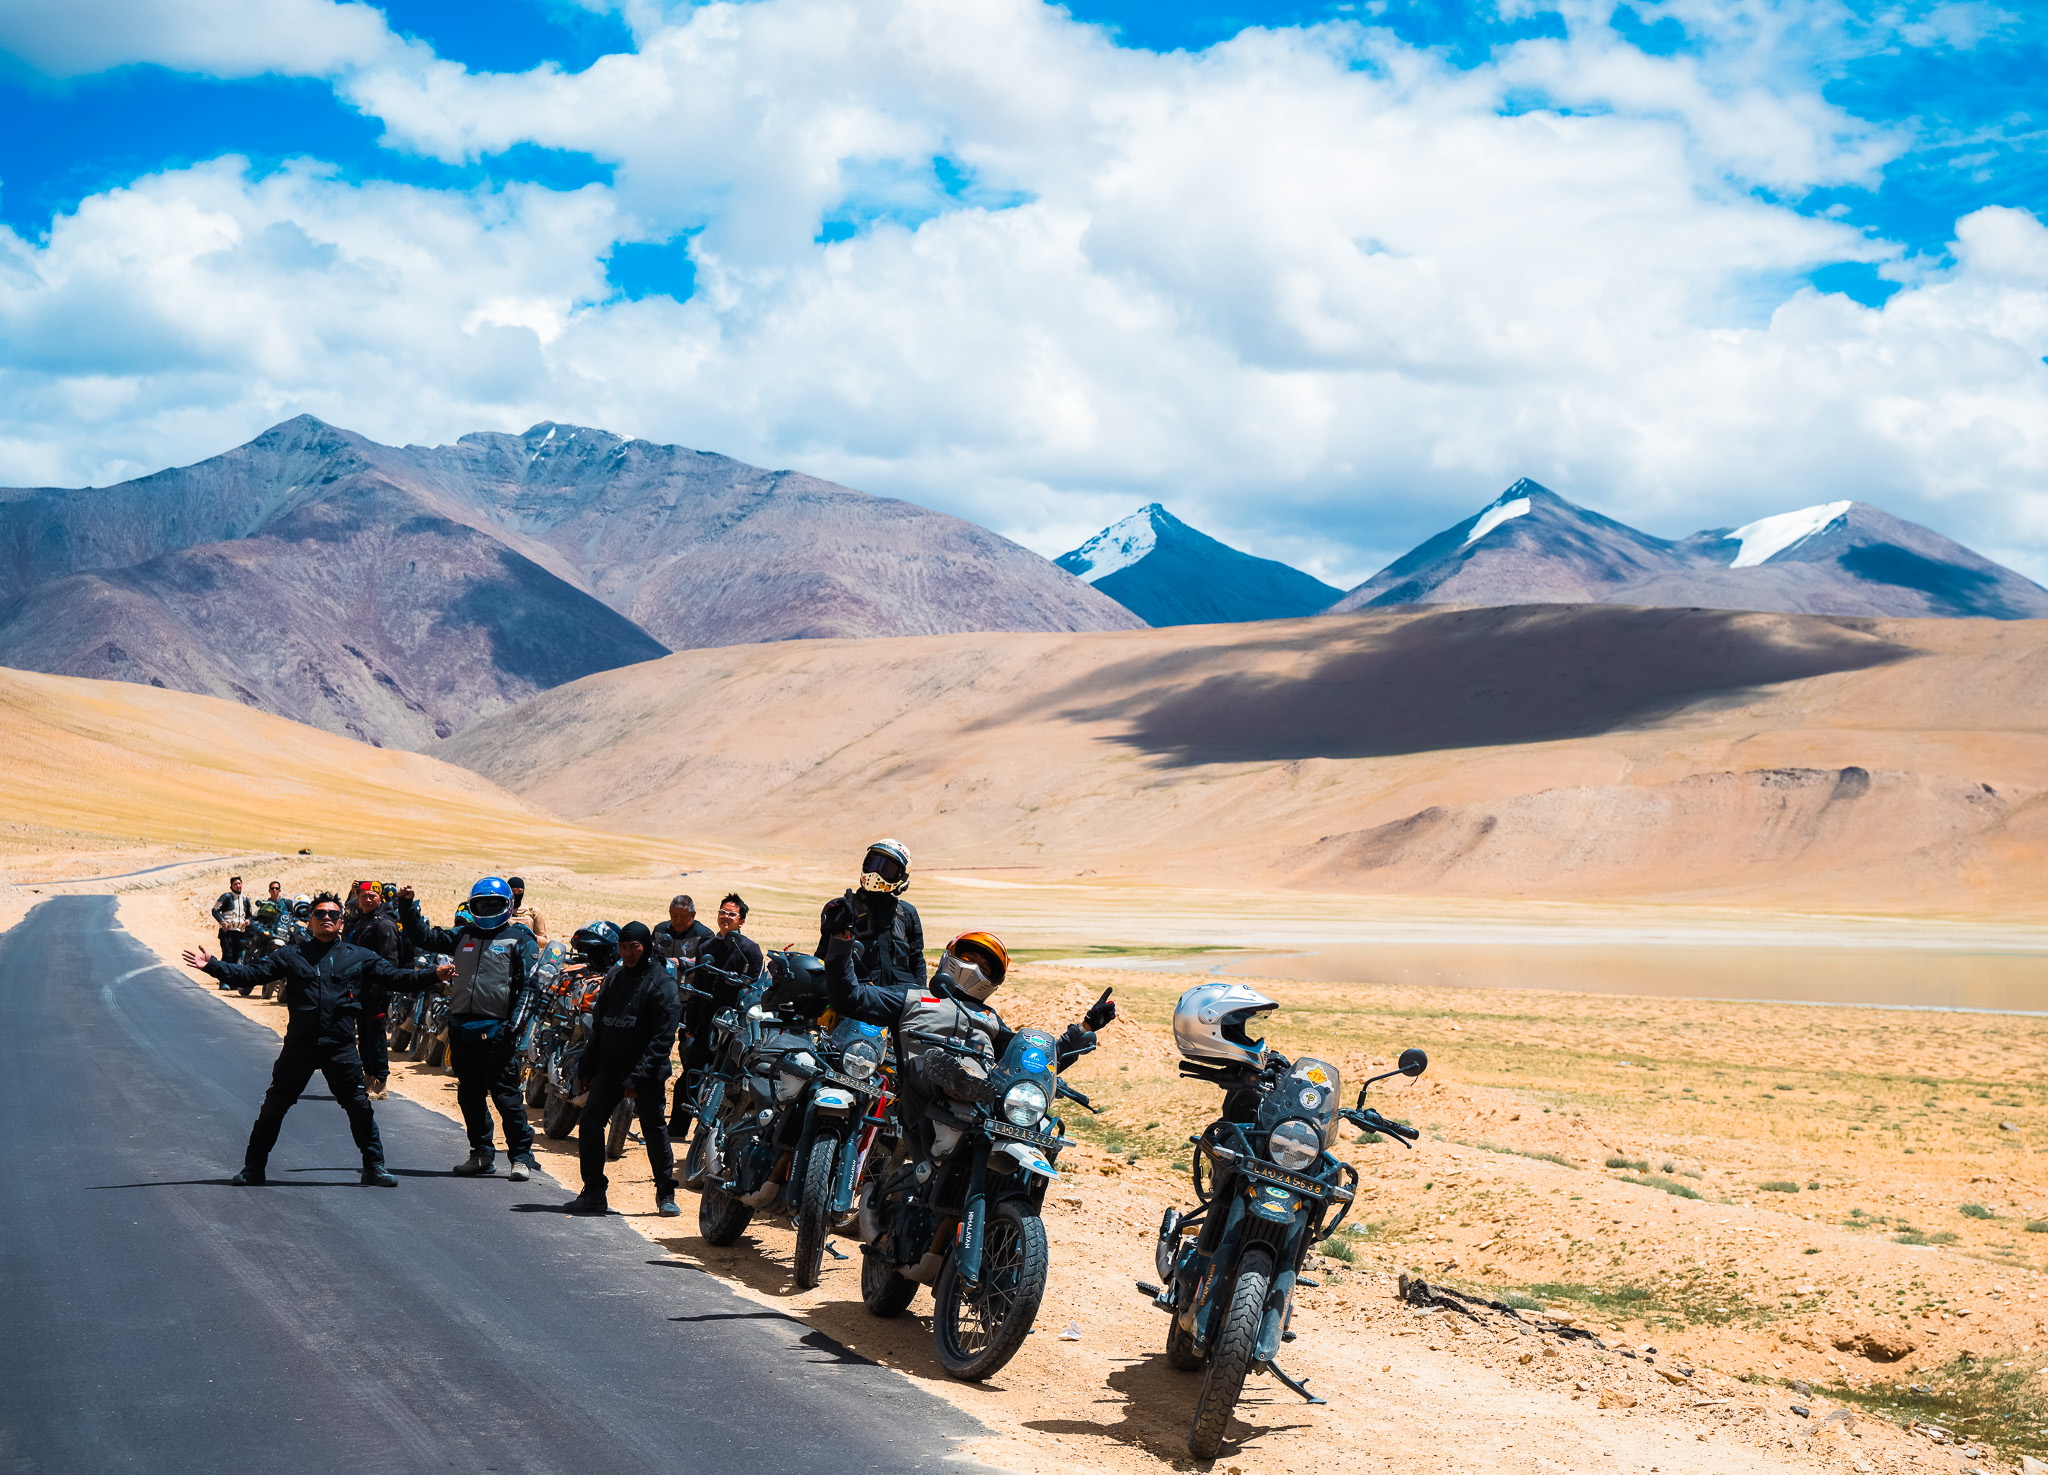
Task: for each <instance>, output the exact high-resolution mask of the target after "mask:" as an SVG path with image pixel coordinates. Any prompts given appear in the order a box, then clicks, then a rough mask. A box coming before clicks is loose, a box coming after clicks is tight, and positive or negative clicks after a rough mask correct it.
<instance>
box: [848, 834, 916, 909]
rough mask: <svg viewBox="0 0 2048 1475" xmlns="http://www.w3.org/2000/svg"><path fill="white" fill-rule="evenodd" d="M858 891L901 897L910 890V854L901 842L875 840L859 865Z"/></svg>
mask: <svg viewBox="0 0 2048 1475" xmlns="http://www.w3.org/2000/svg"><path fill="white" fill-rule="evenodd" d="M860 889H861V890H863V891H886V892H888V893H889V895H891V896H901V895H902V894H903V893H904V892H906V891H908V890H909V889H910V852H909V851H908V850H905V849H904V848H903V842H902V841H901V840H877V841H876V842H875V843H874V844H872V845H870V846H869V847H868V853H867V854H866V855H865V856H864V857H862V859H861V863H860Z"/></svg>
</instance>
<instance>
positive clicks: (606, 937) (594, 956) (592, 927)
mask: <svg viewBox="0 0 2048 1475" xmlns="http://www.w3.org/2000/svg"><path fill="white" fill-rule="evenodd" d="M569 946H570V947H572V948H574V949H575V950H576V951H577V952H579V953H581V954H583V956H584V957H586V958H588V959H589V960H590V961H591V962H592V963H594V964H596V965H597V966H599V967H601V968H609V967H611V965H612V964H614V963H616V962H617V961H618V960H619V929H618V927H617V926H616V925H615V924H613V923H611V922H585V923H584V924H583V925H582V926H581V927H578V928H577V929H576V933H575V935H574V936H573V937H571V938H570V939H569Z"/></svg>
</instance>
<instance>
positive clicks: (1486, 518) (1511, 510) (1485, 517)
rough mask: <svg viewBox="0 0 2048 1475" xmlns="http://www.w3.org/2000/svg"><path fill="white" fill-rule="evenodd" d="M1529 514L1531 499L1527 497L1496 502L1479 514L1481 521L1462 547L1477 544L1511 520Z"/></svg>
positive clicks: (1466, 535) (1473, 525) (1476, 523)
mask: <svg viewBox="0 0 2048 1475" xmlns="http://www.w3.org/2000/svg"><path fill="white" fill-rule="evenodd" d="M1528 512H1529V499H1528V498H1527V497H1517V498H1515V500H1514V501H1512V502H1496V503H1494V505H1493V506H1491V507H1489V508H1487V509H1486V510H1485V511H1484V512H1482V513H1480V514H1479V521H1477V522H1475V523H1473V524H1472V531H1471V532H1469V533H1467V534H1465V542H1464V544H1461V545H1460V546H1461V547H1462V546H1467V545H1470V544H1473V543H1476V542H1478V541H1479V540H1480V539H1481V538H1483V537H1485V536H1486V535H1487V534H1488V533H1490V532H1492V531H1493V530H1494V529H1495V528H1497V527H1499V526H1500V525H1501V524H1502V523H1504V522H1506V521H1507V520H1508V519H1509V518H1511V517H1525V516H1527V515H1528Z"/></svg>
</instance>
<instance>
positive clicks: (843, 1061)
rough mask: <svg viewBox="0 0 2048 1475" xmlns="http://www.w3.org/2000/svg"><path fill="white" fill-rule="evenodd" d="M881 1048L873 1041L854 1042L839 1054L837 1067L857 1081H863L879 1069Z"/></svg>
mask: <svg viewBox="0 0 2048 1475" xmlns="http://www.w3.org/2000/svg"><path fill="white" fill-rule="evenodd" d="M881 1064H882V1047H881V1046H880V1045H877V1044H876V1043H875V1042H874V1041H873V1040H855V1041H854V1042H853V1043H852V1044H850V1045H848V1046H847V1047H846V1048H845V1049H844V1050H841V1051H840V1052H839V1065H840V1068H841V1069H842V1070H844V1071H845V1072H846V1073H847V1074H848V1075H850V1076H852V1077H853V1078H854V1079H855V1080H857V1081H864V1080H866V1079H867V1078H868V1077H869V1076H871V1075H873V1074H874V1073H875V1072H876V1071H877V1070H879V1069H880V1068H881Z"/></svg>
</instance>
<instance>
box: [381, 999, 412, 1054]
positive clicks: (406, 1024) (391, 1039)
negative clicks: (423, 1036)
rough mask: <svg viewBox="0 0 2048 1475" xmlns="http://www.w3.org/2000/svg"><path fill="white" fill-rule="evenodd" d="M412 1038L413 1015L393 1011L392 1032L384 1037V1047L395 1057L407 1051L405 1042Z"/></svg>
mask: <svg viewBox="0 0 2048 1475" xmlns="http://www.w3.org/2000/svg"><path fill="white" fill-rule="evenodd" d="M410 1038H412V1015H410V1014H408V1013H403V1012H401V1011H400V1010H397V1009H393V1010H392V1011H391V1030H390V1033H388V1034H386V1035H385V1036H384V1045H385V1048H386V1049H388V1050H389V1051H390V1052H391V1053H392V1054H393V1055H396V1054H398V1053H399V1052H401V1051H402V1050H404V1049H405V1042H406V1041H407V1040H408V1039H410Z"/></svg>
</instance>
